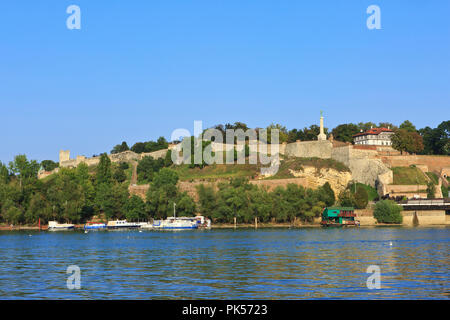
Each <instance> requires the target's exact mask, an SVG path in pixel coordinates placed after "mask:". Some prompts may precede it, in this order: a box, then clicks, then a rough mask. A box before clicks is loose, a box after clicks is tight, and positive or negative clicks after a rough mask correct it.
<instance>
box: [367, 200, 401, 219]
mask: <svg viewBox="0 0 450 320" xmlns="http://www.w3.org/2000/svg"><path fill="white" fill-rule="evenodd" d="M402 210H403V208H402V207H401V206H399V205H398V204H396V203H395V201H392V200H381V201H378V202H377V204H376V205H375V209H374V211H373V216H374V218H375V219H377V221H378V222H379V223H402V221H403V216H402V213H401V212H402Z"/></svg>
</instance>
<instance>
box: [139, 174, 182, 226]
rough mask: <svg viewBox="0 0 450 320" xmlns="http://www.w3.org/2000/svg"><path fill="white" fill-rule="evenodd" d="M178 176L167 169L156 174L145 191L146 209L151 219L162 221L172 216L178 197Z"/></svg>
mask: <svg viewBox="0 0 450 320" xmlns="http://www.w3.org/2000/svg"><path fill="white" fill-rule="evenodd" d="M177 182H178V174H177V173H176V172H175V171H173V170H171V169H168V168H163V169H161V170H160V171H159V172H157V173H156V174H155V175H154V177H153V181H152V183H151V184H150V188H149V189H148V191H147V208H148V211H149V212H150V215H151V216H152V217H153V218H157V219H161V218H162V219H164V218H166V217H167V216H168V215H171V214H172V210H173V204H174V203H175V202H176V200H177V195H178V188H177Z"/></svg>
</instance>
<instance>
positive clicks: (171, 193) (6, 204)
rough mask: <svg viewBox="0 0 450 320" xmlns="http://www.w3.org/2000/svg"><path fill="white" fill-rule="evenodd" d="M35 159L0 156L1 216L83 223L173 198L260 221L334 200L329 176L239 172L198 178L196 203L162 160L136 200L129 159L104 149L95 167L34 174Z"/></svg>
mask: <svg viewBox="0 0 450 320" xmlns="http://www.w3.org/2000/svg"><path fill="white" fill-rule="evenodd" d="M163 160H164V159H163ZM39 167H40V164H39V163H38V162H36V161H34V160H32V161H29V160H28V159H27V158H26V156H25V155H19V156H16V157H15V158H14V161H12V162H11V163H10V164H9V166H6V165H4V164H0V221H1V222H2V223H7V224H36V223H37V221H38V219H41V222H42V223H46V222H48V221H50V220H57V221H59V222H70V223H84V222H86V221H89V220H90V219H92V217H94V216H98V215H100V214H102V215H104V217H105V219H107V220H113V219H127V220H130V221H138V220H140V221H145V220H149V219H164V218H166V217H167V216H171V215H172V214H173V206H174V203H175V204H176V212H177V215H179V216H193V215H195V214H196V213H201V214H203V215H205V216H207V217H210V218H212V220H213V221H214V222H223V223H231V222H233V220H234V218H235V217H236V219H237V221H238V222H240V223H250V222H252V221H253V220H254V218H255V217H257V218H258V219H259V221H261V222H269V221H272V222H293V221H295V220H302V221H312V219H314V218H315V217H319V216H320V214H321V212H322V209H323V207H325V206H329V205H332V204H334V203H335V195H334V192H333V190H332V189H331V187H330V185H329V184H328V183H327V184H325V185H324V186H322V187H320V188H318V189H316V190H312V189H307V188H303V187H301V186H298V185H295V184H289V185H287V186H286V187H285V188H283V187H277V188H275V189H274V190H273V191H268V190H267V189H265V188H262V187H258V186H256V185H253V184H250V183H249V182H248V181H247V180H245V179H232V180H230V181H227V182H221V183H219V184H218V188H217V189H214V188H212V187H210V186H204V185H201V186H199V187H198V189H197V195H198V201H197V203H196V202H195V201H194V199H192V197H191V196H189V195H188V194H187V193H186V192H182V191H180V189H179V188H178V185H177V183H178V180H179V177H178V174H177V173H176V171H174V170H172V169H170V168H168V167H164V166H163V167H160V168H158V169H157V170H154V171H152V172H153V173H152V177H151V180H150V187H149V189H148V192H147V194H146V199H147V200H143V199H142V198H140V197H139V196H136V195H132V196H130V194H129V191H128V185H129V181H128V179H127V172H129V170H128V169H129V167H128V164H126V163H111V160H110V159H109V157H108V156H107V155H106V154H102V155H101V156H100V162H99V164H98V165H97V166H96V167H88V166H87V165H86V164H84V163H81V164H80V165H79V166H78V167H76V168H61V169H60V170H59V172H57V173H55V174H53V175H51V176H49V177H46V178H44V179H41V180H39V179H38V178H37V173H38V170H39ZM153 169H154V168H153V167H152V170H153Z"/></svg>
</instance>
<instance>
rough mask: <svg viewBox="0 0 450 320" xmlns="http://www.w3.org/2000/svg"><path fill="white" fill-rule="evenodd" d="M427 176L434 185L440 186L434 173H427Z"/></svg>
mask: <svg viewBox="0 0 450 320" xmlns="http://www.w3.org/2000/svg"><path fill="white" fill-rule="evenodd" d="M427 176H428V177H429V178H430V179H431V181H433V183H434V184H439V178H438V176H437V174H436V173H434V172H427Z"/></svg>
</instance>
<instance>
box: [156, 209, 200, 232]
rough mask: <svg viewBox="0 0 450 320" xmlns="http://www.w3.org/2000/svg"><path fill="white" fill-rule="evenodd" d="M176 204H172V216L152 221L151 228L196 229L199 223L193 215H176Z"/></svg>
mask: <svg viewBox="0 0 450 320" xmlns="http://www.w3.org/2000/svg"><path fill="white" fill-rule="evenodd" d="M175 207H176V204H175V203H174V204H173V217H168V218H167V219H166V220H155V221H153V229H157V230H158V229H159V230H187V229H198V225H199V223H198V222H197V219H196V218H195V217H176V212H175Z"/></svg>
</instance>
